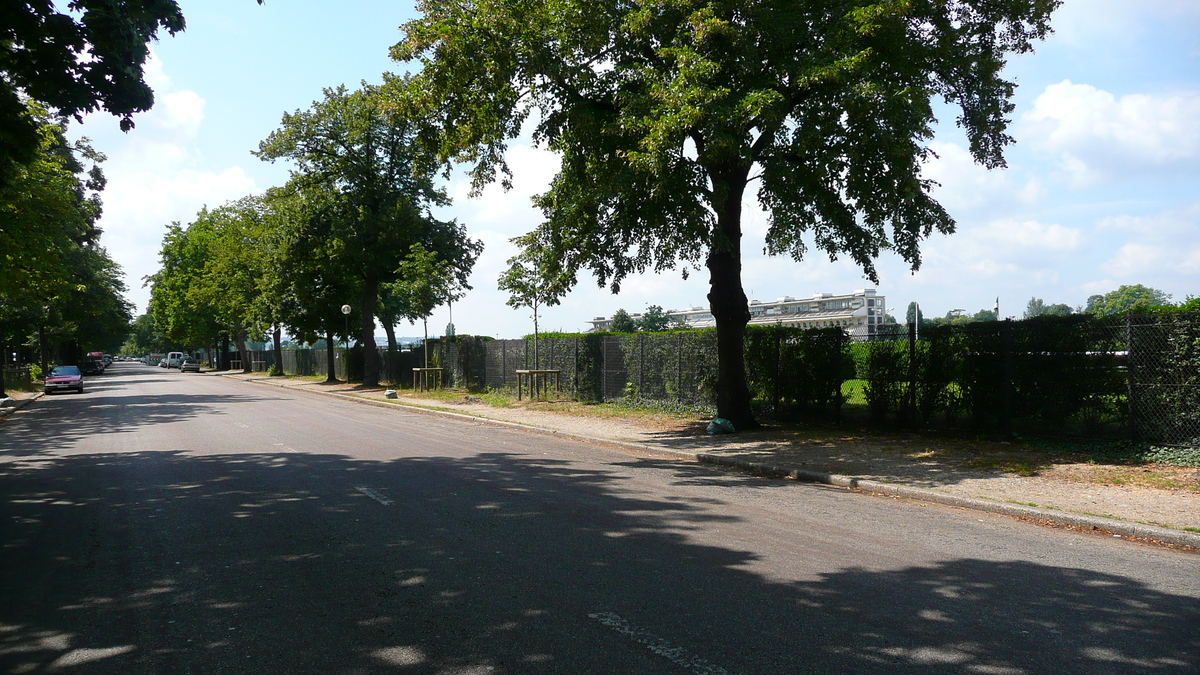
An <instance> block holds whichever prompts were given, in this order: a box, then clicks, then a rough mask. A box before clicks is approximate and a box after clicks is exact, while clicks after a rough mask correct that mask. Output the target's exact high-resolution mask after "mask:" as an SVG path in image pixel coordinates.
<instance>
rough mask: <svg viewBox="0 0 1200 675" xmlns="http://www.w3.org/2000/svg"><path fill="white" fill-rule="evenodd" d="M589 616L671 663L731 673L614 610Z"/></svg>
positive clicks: (705, 672) (711, 674) (715, 674)
mask: <svg viewBox="0 0 1200 675" xmlns="http://www.w3.org/2000/svg"><path fill="white" fill-rule="evenodd" d="M588 617H590V618H592V619H595V620H596V621H599V622H600V624H601V625H604V626H608V627H609V628H611V629H613V630H615V631H617V632H618V633H620V634H621V635H624V636H625V637H627V638H629V639H630V640H633V641H634V642H636V643H638V644H640V645H642V646H643V647H645V648H646V649H649V650H650V651H652V652H654V653H655V654H658V655H659V656H661V657H663V658H665V659H667V660H668V661H670V662H671V663H674V664H675V665H677V666H680V667H682V668H685V669H687V670H690V671H692V672H693V673H701V675H729V671H727V670H725V669H724V668H722V667H720V666H716V665H713V664H711V663H709V662H708V661H705V660H704V659H702V658H700V657H699V656H696V655H695V654H693V653H691V652H689V651H688V650H686V649H684V648H682V647H673V646H671V643H669V642H667V641H666V640H664V639H662V638H660V637H658V636H657V635H654V634H652V633H648V632H646V631H644V630H642V629H641V628H637V627H635V626H631V625H630V624H629V622H628V621H626V620H625V619H622V618H621V617H619V616H617V615H616V614H613V613H612V612H596V613H595V614H588Z"/></svg>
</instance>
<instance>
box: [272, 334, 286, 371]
mask: <svg viewBox="0 0 1200 675" xmlns="http://www.w3.org/2000/svg"><path fill="white" fill-rule="evenodd" d="M271 337H272V338H273V339H274V341H275V371H276V372H277V373H279V374H280V375H282V374H283V344H281V343H282V342H283V329H281V328H280V327H279V324H275V332H274V333H273V334H272V335H271Z"/></svg>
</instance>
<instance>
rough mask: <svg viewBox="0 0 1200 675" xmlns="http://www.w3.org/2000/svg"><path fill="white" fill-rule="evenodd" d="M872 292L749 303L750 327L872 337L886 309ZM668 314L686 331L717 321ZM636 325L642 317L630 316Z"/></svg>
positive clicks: (701, 313) (598, 322)
mask: <svg viewBox="0 0 1200 675" xmlns="http://www.w3.org/2000/svg"><path fill="white" fill-rule="evenodd" d="M884 301H885V298H884V296H882V295H877V294H876V292H875V289H874V288H867V289H861V290H857V291H855V292H853V293H847V294H845V295H834V294H833V293H816V294H814V295H813V296H812V297H811V298H793V297H792V296H790V295H785V296H783V297H782V298H779V299H777V300H774V301H771V302H759V301H758V300H751V301H750V325H752V326H772V325H776V324H782V325H785V326H800V327H802V328H833V327H837V328H842V329H843V330H845V331H846V332H847V333H849V334H851V335H853V336H855V337H866V336H870V335H873V334H874V333H875V330H876V327H877V326H879V325H881V324H883V323H884V316H885V311H886V308H887V305H886V304H885V302H884ZM667 314H668V315H670V316H671V317H672V318H675V319H678V320H680V321H682V322H683V323H685V324H687V326H688V327H689V328H713V327H715V326H716V325H717V324H716V320H715V319H713V315H712V312H711V311H709V309H708V308H707V307H689V308H687V309H673V310H668V311H667ZM630 316H631V317H632V318H633V320H634V321H637V320H638V319H639V318H640V317H641V314H631V315H630ZM588 323H590V324H592V330H593V331H603V330H608V329H609V327H610V326H611V325H612V317H611V316H608V317H605V316H598V317H596V318H594V319H592V320H591V321H589V322H588Z"/></svg>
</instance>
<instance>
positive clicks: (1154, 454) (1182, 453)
mask: <svg viewBox="0 0 1200 675" xmlns="http://www.w3.org/2000/svg"><path fill="white" fill-rule="evenodd" d="M1141 459H1142V461H1145V462H1154V463H1155V464H1169V465H1171V466H1194V467H1200V439H1196V440H1195V441H1193V447H1174V446H1159V445H1151V446H1147V447H1146V448H1145V450H1144V451H1143V452H1142V453H1141Z"/></svg>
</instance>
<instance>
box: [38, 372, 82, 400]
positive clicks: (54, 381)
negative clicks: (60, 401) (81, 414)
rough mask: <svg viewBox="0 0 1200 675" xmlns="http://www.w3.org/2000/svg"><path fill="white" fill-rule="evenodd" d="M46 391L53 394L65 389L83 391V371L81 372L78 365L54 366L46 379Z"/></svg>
mask: <svg viewBox="0 0 1200 675" xmlns="http://www.w3.org/2000/svg"><path fill="white" fill-rule="evenodd" d="M45 387H46V393H47V394H52V393H54V392H56V391H62V390H63V389H66V390H68V391H69V390H72V389H74V390H75V391H77V392H79V393H80V394H82V393H83V373H80V372H79V367H78V366H54V367H53V368H51V369H50V374H49V375H47V376H46V381H45Z"/></svg>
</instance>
